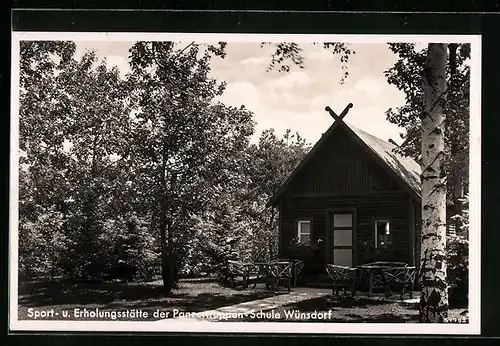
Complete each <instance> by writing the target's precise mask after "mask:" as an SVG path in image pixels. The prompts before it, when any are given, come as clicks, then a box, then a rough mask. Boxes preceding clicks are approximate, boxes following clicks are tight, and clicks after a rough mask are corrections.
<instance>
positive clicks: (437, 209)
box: [420, 43, 448, 323]
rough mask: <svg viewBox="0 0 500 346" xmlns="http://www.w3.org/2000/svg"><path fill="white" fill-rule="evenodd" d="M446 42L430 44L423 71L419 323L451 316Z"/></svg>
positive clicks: (441, 320)
mask: <svg viewBox="0 0 500 346" xmlns="http://www.w3.org/2000/svg"><path fill="white" fill-rule="evenodd" d="M447 49H448V45H447V44H442V43H430V44H429V45H428V49H427V59H426V63H425V67H424V70H423V73H422V80H423V88H424V112H423V113H422V116H421V131H422V161H421V167H422V238H421V239H422V240H421V241H422V244H421V252H420V270H421V285H422V292H421V296H420V322H422V323H432V322H433V323H440V322H443V321H444V320H445V319H446V318H447V315H448V287H447V286H448V285H447V278H446V252H445V250H446V174H445V171H444V169H443V166H444V163H443V158H444V156H445V155H444V149H445V147H444V131H445V115H444V114H443V108H444V106H445V103H446V92H447V83H446V61H447Z"/></svg>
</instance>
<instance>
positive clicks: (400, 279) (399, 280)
mask: <svg viewBox="0 0 500 346" xmlns="http://www.w3.org/2000/svg"><path fill="white" fill-rule="evenodd" d="M416 274H417V270H416V268H415V267H414V266H408V265H405V266H403V267H394V268H388V269H385V270H384V277H385V281H386V297H389V296H390V295H391V294H392V288H393V287H397V288H399V290H400V298H401V299H403V296H404V295H405V293H407V292H409V294H410V298H413V287H414V285H415V278H416Z"/></svg>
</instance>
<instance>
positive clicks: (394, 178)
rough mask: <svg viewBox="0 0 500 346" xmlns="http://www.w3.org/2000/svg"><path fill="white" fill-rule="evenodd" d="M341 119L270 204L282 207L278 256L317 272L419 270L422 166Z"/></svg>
mask: <svg viewBox="0 0 500 346" xmlns="http://www.w3.org/2000/svg"><path fill="white" fill-rule="evenodd" d="M351 106H352V105H351ZM346 109H347V108H346ZM330 111H331V110H330ZM344 113H347V111H345V112H344ZM343 115H345V114H343ZM342 117H343V116H342ZM342 117H340V118H339V117H338V116H335V118H336V121H335V122H334V123H333V124H332V126H331V127H330V128H329V129H328V131H327V132H326V133H325V134H324V135H323V136H322V137H321V139H320V140H319V141H318V142H317V143H316V145H315V146H314V147H313V148H312V149H311V150H310V152H309V153H308V154H307V156H306V157H305V158H304V160H303V161H302V162H301V163H300V164H299V165H298V167H297V168H296V169H295V170H294V171H293V172H292V174H291V175H290V176H289V177H288V179H287V180H286V181H285V182H284V183H283V185H282V186H281V187H280V189H279V190H278V191H277V193H276V194H275V195H274V196H273V197H272V199H271V200H270V201H269V205H272V206H275V207H278V208H279V245H280V247H279V256H280V257H281V258H301V257H302V259H304V260H306V262H309V263H313V265H309V266H307V267H308V269H307V270H309V271H315V272H318V273H319V272H324V271H325V269H324V268H325V264H327V263H333V264H338V265H343V266H355V265H359V264H363V263H368V262H373V261H377V260H381V261H402V262H406V263H408V264H410V265H418V263H419V260H418V259H419V244H420V221H419V219H420V213H421V212H420V205H421V197H420V192H421V190H420V165H419V164H418V163H417V162H416V161H415V160H413V159H411V158H409V157H403V156H401V155H399V154H397V153H395V152H394V151H393V149H394V147H395V145H394V144H391V143H389V142H387V141H385V140H382V139H380V138H377V137H375V136H373V135H371V134H369V133H367V132H365V131H362V130H360V129H357V128H356V127H354V126H352V125H350V124H347V123H346V122H344V121H343V120H342ZM297 250H300V251H297ZM304 250H305V251H304Z"/></svg>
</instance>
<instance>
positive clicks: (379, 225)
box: [375, 220, 392, 248]
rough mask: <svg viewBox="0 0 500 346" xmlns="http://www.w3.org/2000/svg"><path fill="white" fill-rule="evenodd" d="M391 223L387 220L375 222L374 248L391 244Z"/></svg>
mask: <svg viewBox="0 0 500 346" xmlns="http://www.w3.org/2000/svg"><path fill="white" fill-rule="evenodd" d="M391 232H392V230H391V223H390V222H389V221H388V220H375V247H376V248H378V247H385V246H389V245H391V244H392V233H391Z"/></svg>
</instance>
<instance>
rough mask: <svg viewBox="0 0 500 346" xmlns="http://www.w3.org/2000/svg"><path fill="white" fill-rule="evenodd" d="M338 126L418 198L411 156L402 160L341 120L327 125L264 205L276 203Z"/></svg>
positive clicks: (389, 146)
mask: <svg viewBox="0 0 500 346" xmlns="http://www.w3.org/2000/svg"><path fill="white" fill-rule="evenodd" d="M339 127H342V128H344V129H345V130H346V132H347V134H348V135H350V136H351V137H352V138H353V139H354V140H356V141H357V142H358V143H359V144H360V145H361V147H362V148H363V149H364V150H366V152H367V153H368V154H370V155H371V156H372V157H373V158H374V159H375V160H376V161H378V163H379V164H380V165H381V166H382V167H383V168H384V169H385V170H386V171H387V172H388V173H389V174H390V175H392V176H393V177H394V178H395V179H396V180H397V181H398V182H399V183H400V185H401V186H402V188H403V189H405V190H406V191H407V192H408V193H409V194H410V195H411V196H412V197H413V198H415V199H418V200H419V199H420V198H421V185H420V173H421V169H420V165H419V164H418V163H417V162H416V161H415V160H413V159H412V158H411V157H405V156H402V155H400V154H398V153H395V152H394V151H393V149H394V148H395V147H396V146H395V145H394V144H391V143H389V142H387V141H384V140H383V139H380V138H378V137H376V136H373V135H372V134H369V133H367V132H365V131H363V130H360V129H358V128H356V127H355V126H352V125H351V124H348V123H346V122H344V121H336V122H334V123H333V124H332V126H330V128H329V129H328V131H327V132H326V133H325V134H323V136H322V137H321V139H320V140H319V141H318V142H317V143H316V145H314V147H313V148H312V149H311V150H310V151H309V153H307V155H306V157H305V158H304V159H303V160H302V162H301V163H300V164H299V165H298V166H297V167H296V168H295V170H294V171H293V172H292V173H291V174H290V176H289V177H288V178H287V179H286V181H285V182H284V183H283V184H282V185H281V187H280V188H279V189H278V191H277V192H276V194H275V195H274V196H273V197H272V198H271V200H270V201H269V202H268V205H275V204H276V202H277V201H278V200H279V199H280V197H281V196H282V195H283V193H284V192H285V190H286V188H287V187H288V185H289V184H290V183H291V181H292V180H293V178H294V177H295V176H296V175H297V174H298V172H300V171H301V170H302V169H303V168H304V167H305V166H306V164H307V163H308V162H309V161H310V160H311V158H312V157H314V155H315V153H316V152H317V151H318V149H319V148H320V147H321V146H322V145H323V144H324V143H325V142H327V139H328V138H329V137H330V136H332V135H334V134H335V129H337V128H339Z"/></svg>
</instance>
